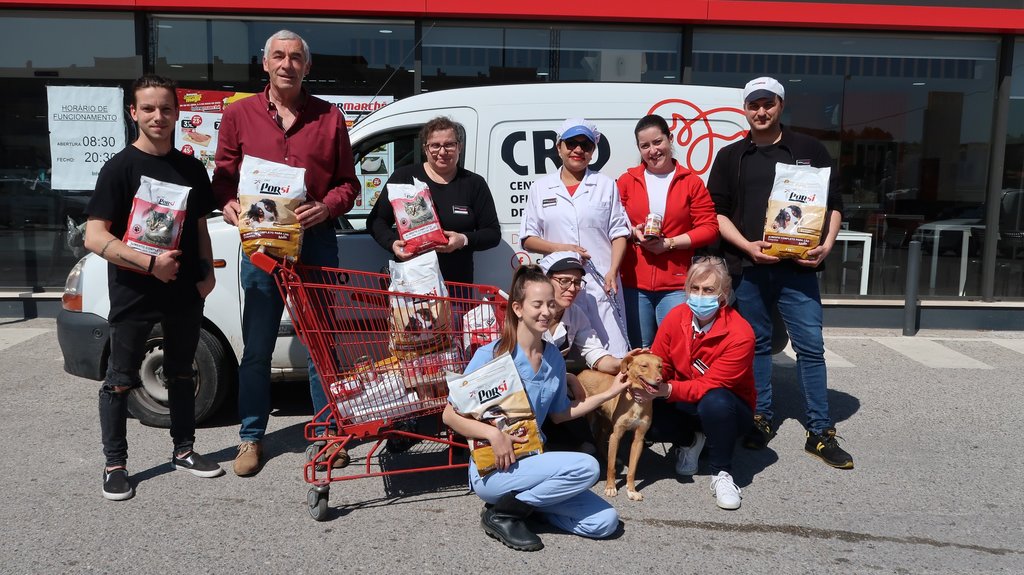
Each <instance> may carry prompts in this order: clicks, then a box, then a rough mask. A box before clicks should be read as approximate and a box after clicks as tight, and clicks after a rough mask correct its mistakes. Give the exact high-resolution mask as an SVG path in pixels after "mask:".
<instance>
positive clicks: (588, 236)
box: [519, 118, 630, 357]
mask: <svg viewBox="0 0 1024 575" xmlns="http://www.w3.org/2000/svg"><path fill="white" fill-rule="evenodd" d="M558 133H559V138H558V142H557V143H556V144H555V145H556V147H557V148H558V155H559V157H560V158H561V160H562V167H561V169H559V170H558V172H556V173H553V174H548V175H546V176H544V177H541V178H539V179H537V180H536V181H535V182H534V183H533V185H532V186H530V198H529V200H528V201H527V203H526V209H525V211H524V213H523V219H522V223H521V224H520V228H519V237H520V238H521V239H520V241H521V242H522V246H523V248H524V249H526V250H529V251H531V252H534V253H539V254H542V255H547V254H550V253H552V252H558V251H571V252H576V253H578V254H580V256H581V258H583V260H584V266H585V267H586V268H587V287H586V290H587V298H586V299H587V300H589V301H587V302H583V301H580V304H581V307H583V309H586V310H587V311H588V314H589V315H590V323H591V324H592V326H593V327H594V329H595V330H596V331H597V332H598V336H599V337H600V338H601V339H602V342H603V343H605V344H607V347H608V351H609V352H611V354H612V355H614V356H616V357H624V356H625V355H626V353H627V352H629V343H628V338H627V336H626V317H625V315H624V314H625V306H624V305H623V302H622V284H621V283H620V282H619V265H620V264H621V263H622V257H623V255H624V254H625V252H626V246H627V241H628V238H629V237H630V227H629V220H628V219H627V218H626V212H625V210H624V209H623V207H622V202H621V201H620V200H619V191H618V188H617V187H616V185H615V181H614V180H612V179H611V178H609V177H607V176H605V175H603V174H601V173H599V172H594V171H592V170H590V169H589V167H588V166H589V164H590V160H591V158H593V156H594V149H595V148H596V147H597V144H598V142H600V141H601V134H600V132H598V131H597V127H596V126H594V125H593V124H591V123H589V122H587V121H586V120H584V119H582V118H570V119H568V120H566V121H565V122H564V123H563V124H562V129H561V130H559V132H558ZM583 299H584V298H583V297H582V296H581V297H580V298H579V300H583Z"/></svg>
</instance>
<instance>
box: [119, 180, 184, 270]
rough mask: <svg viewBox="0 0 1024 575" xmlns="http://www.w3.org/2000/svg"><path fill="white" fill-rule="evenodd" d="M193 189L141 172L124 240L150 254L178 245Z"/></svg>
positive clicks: (128, 244)
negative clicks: (144, 174)
mask: <svg viewBox="0 0 1024 575" xmlns="http://www.w3.org/2000/svg"><path fill="white" fill-rule="evenodd" d="M191 190H192V188H190V187H188V186H179V185H178V184H171V183H168V182H161V181H160V180H156V179H153V178H150V177H149V176H142V177H141V178H140V182H139V189H138V191H136V192H135V199H133V200H132V211H131V213H130V214H129V215H128V229H127V230H125V232H124V237H123V238H122V239H121V241H123V242H124V244H125V245H126V246H128V247H129V248H131V249H133V250H135V251H137V252H141V253H144V254H146V255H147V256H159V255H160V254H162V253H164V252H168V251H171V250H176V249H178V241H179V240H180V239H181V229H182V225H183V224H184V223H185V209H186V208H187V207H188V193H189V191H191ZM125 269H130V270H132V271H139V270H136V269H134V268H125ZM140 273H146V272H140Z"/></svg>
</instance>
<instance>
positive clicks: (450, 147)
mask: <svg viewBox="0 0 1024 575" xmlns="http://www.w3.org/2000/svg"><path fill="white" fill-rule="evenodd" d="M441 148H444V151H446V152H454V151H455V150H458V149H459V143H458V142H445V143H443V144H439V143H437V142H434V143H432V144H427V149H428V150H430V152H431V153H434V154H436V153H438V152H440V151H441Z"/></svg>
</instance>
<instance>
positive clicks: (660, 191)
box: [618, 115, 718, 348]
mask: <svg viewBox="0 0 1024 575" xmlns="http://www.w3.org/2000/svg"><path fill="white" fill-rule="evenodd" d="M633 133H634V135H635V136H636V146H637V148H638V149H639V150H640V159H641V162H640V165H639V166H636V167H635V168H630V169H629V170H627V171H626V173H624V174H622V176H620V177H619V180H618V187H619V196H620V197H621V199H622V204H623V206H625V208H626V215H627V217H628V218H629V223H630V225H631V226H632V228H633V244H632V245H631V246H630V247H629V248H627V249H626V255H625V257H624V258H623V261H622V266H621V267H620V268H619V273H620V276H621V278H622V286H623V290H622V295H623V297H624V300H625V305H626V328H627V331H628V332H629V342H630V345H631V346H632V347H634V348H635V347H650V345H651V342H652V341H654V334H655V332H656V331H657V329H658V325H659V324H660V323H661V321H662V320H663V319H664V318H665V314H667V313H668V312H669V310H671V309H672V308H674V307H676V306H678V305H679V304H681V303H683V301H684V300H685V299H686V296H685V292H684V291H683V284H684V282H685V281H686V270H687V268H689V266H690V259H691V258H692V257H693V252H694V250H695V249H697V248H700V247H703V246H706V245H708V244H710V243H711V242H713V241H715V239H716V238H718V218H717V217H716V216H715V205H714V203H713V202H712V201H711V196H710V195H709V194H708V191H707V189H706V188H705V187H704V182H702V181H701V180H700V178H699V177H697V175H696V174H694V173H693V172H691V171H690V170H688V169H686V168H684V167H683V166H682V165H680V164H679V162H676V161H675V159H674V158H673V157H672V133H671V132H670V131H669V129H668V123H666V122H665V119H664V118H662V117H661V116H657V115H650V116H644V117H643V118H641V119H640V121H639V122H637V124H636V129H635V130H634V131H633ZM648 214H657V215H659V216H661V219H662V222H661V233H660V234H658V235H653V236H646V237H645V235H644V224H645V223H646V220H647V216H648Z"/></svg>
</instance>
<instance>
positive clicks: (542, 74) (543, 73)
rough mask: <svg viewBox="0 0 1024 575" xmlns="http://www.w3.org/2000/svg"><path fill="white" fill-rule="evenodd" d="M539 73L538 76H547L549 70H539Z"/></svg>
mask: <svg viewBox="0 0 1024 575" xmlns="http://www.w3.org/2000/svg"><path fill="white" fill-rule="evenodd" d="M537 75H538V76H547V75H548V73H547V72H537Z"/></svg>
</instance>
